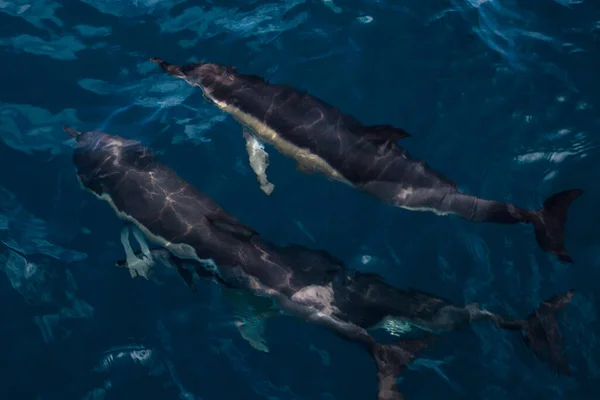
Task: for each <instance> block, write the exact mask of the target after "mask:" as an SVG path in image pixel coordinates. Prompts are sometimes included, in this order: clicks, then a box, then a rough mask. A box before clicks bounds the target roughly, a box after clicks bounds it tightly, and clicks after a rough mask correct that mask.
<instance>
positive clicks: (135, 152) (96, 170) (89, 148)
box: [64, 127, 154, 194]
mask: <svg viewBox="0 0 600 400" xmlns="http://www.w3.org/2000/svg"><path fill="white" fill-rule="evenodd" d="M64 129H65V132H67V133H68V134H69V135H70V136H71V137H72V138H73V139H75V140H76V141H77V146H76V148H75V151H74V153H73V162H74V163H75V166H76V167H77V174H78V176H79V178H80V180H81V182H82V184H83V185H84V186H85V187H86V188H88V189H90V190H93V191H94V192H96V193H97V194H100V193H101V192H102V191H101V190H99V187H100V186H105V185H103V182H104V181H108V180H110V179H118V178H119V177H120V176H122V175H123V174H125V173H126V172H127V171H130V170H131V169H134V168H135V169H144V168H146V167H148V165H149V164H150V163H152V162H153V160H154V153H153V152H151V151H150V150H149V149H148V148H146V147H145V146H144V145H143V144H142V143H140V142H138V141H135V140H129V139H125V138H122V137H120V136H116V135H110V134H108V133H105V132H101V131H89V132H84V133H81V132H78V131H76V130H74V129H72V128H70V127H65V128H64Z"/></svg>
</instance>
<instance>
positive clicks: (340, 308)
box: [65, 128, 573, 400]
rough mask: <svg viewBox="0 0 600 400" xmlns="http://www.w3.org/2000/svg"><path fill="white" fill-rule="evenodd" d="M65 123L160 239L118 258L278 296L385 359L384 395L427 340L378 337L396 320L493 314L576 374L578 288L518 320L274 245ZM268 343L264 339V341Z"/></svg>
mask: <svg viewBox="0 0 600 400" xmlns="http://www.w3.org/2000/svg"><path fill="white" fill-rule="evenodd" d="M65 130H66V131H67V132H68V133H69V134H70V135H71V136H72V137H73V138H74V139H75V140H76V141H77V146H76V149H75V151H74V155H73V160H74V163H75V165H76V167H77V175H78V177H79V180H80V182H81V184H82V186H83V187H84V188H85V189H87V190H89V191H90V192H92V193H93V194H94V195H96V196H97V197H99V198H100V199H102V200H105V201H107V202H108V203H109V204H110V205H111V207H112V208H113V209H114V211H115V212H116V213H117V215H119V216H120V217H121V218H122V219H124V220H125V221H127V222H128V224H129V223H131V224H134V225H135V226H136V227H137V229H139V231H136V232H142V233H143V234H144V235H145V237H146V238H148V239H150V240H151V241H152V242H153V243H154V244H155V245H157V246H159V247H160V248H159V249H158V250H151V249H150V247H149V246H148V245H145V244H143V243H144V242H143V241H141V240H140V238H139V237H138V236H136V237H138V240H139V241H140V244H141V248H142V249H141V251H140V253H138V254H137V255H136V254H133V252H132V250H131V247H130V246H129V243H128V239H125V240H124V237H123V236H122V242H123V243H124V246H125V251H126V255H127V259H126V260H124V261H122V262H119V263H118V264H119V265H121V266H126V264H129V265H128V266H129V267H130V268H132V269H135V270H136V271H137V272H136V273H137V274H139V275H142V276H146V277H149V276H151V273H150V272H151V271H149V269H148V266H152V265H151V264H152V262H154V261H152V262H151V260H152V259H156V262H154V263H155V264H163V265H165V266H171V268H173V269H175V270H177V271H178V272H179V275H180V276H181V277H182V278H183V279H184V280H185V281H186V283H187V284H188V285H189V286H190V287H191V288H192V289H193V290H196V286H195V284H194V275H197V276H199V277H200V278H204V279H209V280H212V281H214V282H217V283H219V284H221V285H223V286H225V287H228V288H236V289H237V290H239V291H242V292H249V293H251V294H252V295H254V296H259V297H263V298H267V299H270V300H272V301H271V303H270V304H271V305H273V304H274V305H275V306H276V307H277V308H278V309H280V310H281V311H282V312H284V313H287V314H291V315H293V316H296V317H299V318H302V319H304V320H306V321H308V322H311V323H313V324H316V325H318V326H323V327H326V328H328V329H330V330H331V331H333V332H334V333H336V334H337V335H339V336H341V337H342V338H344V339H346V340H349V341H352V342H356V343H359V344H361V345H362V346H364V348H366V349H367V351H368V352H369V353H370V354H371V355H372V356H373V357H374V359H375V361H376V364H377V368H378V377H379V391H378V393H379V394H378V399H379V400H399V399H402V398H403V397H402V395H401V394H400V392H399V391H398V389H397V387H396V384H395V379H396V377H397V376H399V375H400V373H401V372H402V371H403V369H404V368H405V367H406V365H407V364H408V363H409V362H410V361H411V360H412V359H413V358H414V357H415V356H416V354H417V353H418V352H419V351H420V350H421V349H423V348H424V347H425V346H426V345H427V343H428V340H426V339H425V340H419V339H411V340H408V339H401V340H398V341H396V342H395V343H392V344H379V343H377V342H376V341H375V340H374V339H373V337H372V336H371V334H370V333H369V332H368V330H370V329H375V328H377V327H381V326H384V327H385V326H388V327H389V325H394V324H396V325H397V324H401V323H407V324H410V325H412V326H415V327H418V328H421V329H422V330H425V331H427V332H430V333H436V332H440V331H448V330H454V329H458V328H461V327H464V326H467V325H468V324H469V323H470V322H471V321H474V320H488V321H492V322H493V323H495V324H496V325H497V326H499V327H501V328H504V329H509V330H516V331H519V332H521V333H522V334H523V335H524V338H526V339H527V340H528V343H529V344H530V345H531V347H532V348H533V349H534V351H535V352H536V355H538V357H539V358H540V359H542V360H544V361H546V362H548V363H549V364H550V365H551V366H552V367H553V368H556V369H558V370H559V371H561V372H564V373H568V372H569V370H568V363H567V360H566V358H565V356H564V355H563V354H562V348H561V338H560V335H559V334H558V330H557V328H558V327H557V324H556V321H555V319H554V318H555V317H554V314H555V313H556V311H557V310H559V309H562V308H563V307H564V306H565V305H566V304H568V303H569V301H570V300H571V297H572V295H573V292H572V291H570V292H567V293H565V294H563V295H560V296H557V297H556V298H555V299H551V300H549V301H548V302H546V303H544V304H546V306H543V307H541V308H539V309H538V310H537V311H536V312H534V313H532V314H531V316H530V317H529V318H528V319H527V320H510V319H508V318H503V317H501V316H499V315H496V314H494V313H491V312H489V311H486V310H483V309H481V308H479V306H477V305H476V304H469V305H467V306H465V307H459V306H456V305H454V304H452V303H451V302H450V301H448V300H444V299H441V298H439V297H436V296H433V295H429V294H427V293H424V292H420V291H416V290H400V289H397V288H394V287H392V286H390V285H388V284H387V283H385V282H384V281H383V279H382V278H381V277H379V276H377V275H374V274H365V273H360V272H358V271H354V270H351V269H347V268H345V267H344V265H343V264H342V262H341V261H339V260H338V259H336V258H335V257H333V256H331V255H329V254H328V253H326V252H325V251H322V250H314V249H309V248H305V247H302V246H295V245H291V246H285V247H282V246H276V245H273V244H269V243H268V242H266V241H265V240H263V239H262V238H261V237H260V236H259V235H258V234H257V233H256V232H255V231H254V230H253V229H252V228H250V227H248V226H245V225H244V224H242V223H241V222H240V221H238V220H237V218H235V217H234V216H232V215H230V214H228V213H226V212H225V211H224V210H223V209H222V208H220V207H219V206H218V205H217V204H216V203H215V202H214V201H213V200H212V199H210V198H209V197H208V196H206V195H205V194H203V193H201V192H200V191H198V190H197V189H195V188H194V187H193V186H191V185H190V184H188V183H187V182H185V181H184V180H183V179H181V178H180V177H179V176H178V175H177V174H176V173H175V172H174V171H173V170H171V169H170V168H168V167H166V166H165V165H163V164H161V163H160V162H158V160H157V159H156V156H155V154H154V153H153V152H152V151H151V150H150V149H148V148H146V147H144V146H143V145H142V144H141V143H140V142H137V141H133V140H127V139H124V138H122V137H119V136H114V135H109V134H107V133H103V132H98V131H91V132H85V133H79V132H77V131H75V130H73V129H71V128H65ZM126 237H127V236H126V235H125V238H126ZM163 248H164V249H166V250H168V251H165V250H163ZM140 255H141V257H140ZM144 257H145V258H146V260H147V262H143V261H144ZM186 265H187V266H188V267H186ZM189 266H191V268H189ZM190 271H191V272H190ZM262 314H263V316H268V315H269V313H268V312H262ZM388 331H392V329H391V328H388ZM548 332H551V333H552V334H553V335H552V336H550V334H549V333H548ZM241 333H242V336H244V337H245V338H246V339H247V340H249V341H251V340H252V338H250V339H248V338H247V337H246V336H245V335H244V331H241ZM246 333H248V332H246ZM250 335H251V332H250ZM258 341H259V342H260V338H259V340H258ZM261 345H262V343H255V347H257V348H260V347H261Z"/></svg>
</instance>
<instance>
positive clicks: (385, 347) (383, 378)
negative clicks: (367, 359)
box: [372, 337, 431, 400]
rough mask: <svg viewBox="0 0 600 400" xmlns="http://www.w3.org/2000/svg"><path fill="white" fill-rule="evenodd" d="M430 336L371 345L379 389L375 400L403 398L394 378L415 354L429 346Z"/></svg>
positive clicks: (402, 399)
mask: <svg viewBox="0 0 600 400" xmlns="http://www.w3.org/2000/svg"><path fill="white" fill-rule="evenodd" d="M430 343H431V339H430V337H427V338H425V339H402V340H399V341H397V342H395V343H392V344H375V345H373V350H372V354H373V357H374V358H375V361H376V362H377V376H378V378H379V391H378V395H377V400H404V396H403V395H402V393H400V391H399V390H398V387H397V385H396V379H397V378H398V377H399V376H400V374H401V373H402V372H403V371H404V369H405V368H406V367H407V365H408V364H410V362H411V361H412V360H413V359H414V358H415V357H416V356H417V354H418V353H419V352H420V351H421V350H423V349H424V348H426V347H427V346H429V345H430Z"/></svg>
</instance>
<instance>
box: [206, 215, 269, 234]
mask: <svg viewBox="0 0 600 400" xmlns="http://www.w3.org/2000/svg"><path fill="white" fill-rule="evenodd" d="M206 219H207V220H208V221H209V222H210V223H211V224H212V225H213V226H214V227H215V228H217V229H219V230H221V231H223V232H226V233H230V234H233V235H234V236H236V237H238V238H241V239H245V240H250V239H251V238H252V236H255V235H258V232H256V231H255V230H254V229H252V228H250V227H249V226H246V225H244V224H242V223H241V222H239V221H237V220H236V219H234V218H232V217H231V216H229V215H227V214H225V213H221V214H220V215H207V216H206Z"/></svg>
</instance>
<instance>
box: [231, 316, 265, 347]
mask: <svg viewBox="0 0 600 400" xmlns="http://www.w3.org/2000/svg"><path fill="white" fill-rule="evenodd" d="M235 326H236V328H237V329H238V331H239V332H240V335H242V338H243V339H244V340H245V341H246V342H248V344H249V345H250V346H252V347H253V348H255V349H256V350H258V351H263V352H265V353H268V352H269V346H268V345H267V341H266V340H265V338H264V332H265V320H264V319H260V318H251V319H243V318H240V319H238V320H236V321H235Z"/></svg>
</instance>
